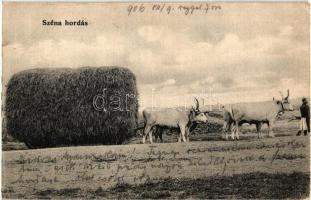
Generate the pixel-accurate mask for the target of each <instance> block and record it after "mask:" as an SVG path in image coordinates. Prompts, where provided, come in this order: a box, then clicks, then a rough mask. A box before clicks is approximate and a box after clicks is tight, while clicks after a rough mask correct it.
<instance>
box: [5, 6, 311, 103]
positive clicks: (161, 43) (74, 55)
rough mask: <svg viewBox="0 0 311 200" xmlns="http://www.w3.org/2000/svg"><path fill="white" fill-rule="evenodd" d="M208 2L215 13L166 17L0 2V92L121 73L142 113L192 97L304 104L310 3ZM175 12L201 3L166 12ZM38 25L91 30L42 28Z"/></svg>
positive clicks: (108, 9) (149, 8)
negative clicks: (31, 78) (31, 80)
mask: <svg viewBox="0 0 311 200" xmlns="http://www.w3.org/2000/svg"><path fill="white" fill-rule="evenodd" d="M201 4H203V3H201ZM212 4H213V5H217V6H221V9H220V10H217V11H216V10H214V11H209V12H207V13H204V12H199V11H198V12H194V13H193V14H191V15H190V14H188V15H185V13H184V12H181V11H180V12H177V11H176V12H172V13H170V14H166V13H165V12H162V13H160V12H155V11H152V6H153V4H150V3H149V4H146V3H144V7H145V10H144V12H135V13H131V14H130V15H129V14H128V9H129V6H131V4H128V3H118V4H116V3H114V4H111V3H110V4H109V3H85V4H72V3H63V4H60V3H58V4H56V3H27V4H25V3H4V7H3V83H4V84H3V85H4V86H5V84H6V83H7V82H8V80H9V78H10V77H11V76H12V74H14V73H16V72H19V71H22V70H26V69H31V68H37V67H40V68H45V67H55V68H63V67H71V68H77V67H83V66H94V67H98V66H123V67H127V68H129V69H130V70H132V72H133V73H134V74H135V75H136V78H137V86H138V90H139V98H140V99H139V102H140V107H141V108H144V107H149V106H159V107H172V106H183V105H190V104H193V97H198V98H199V99H200V101H201V103H202V104H203V101H204V104H217V103H221V104H225V103H233V102H249V101H264V100H271V99H272V98H273V97H276V98H280V94H279V93H278V91H282V92H283V93H286V90H287V89H290V95H291V96H290V97H293V98H295V97H300V96H309V86H310V68H309V64H310V47H309V44H310V41H309V37H310V36H309V5H308V4H307V3H210V5H212ZM135 5H137V6H140V4H134V5H132V6H135ZM179 5H183V6H191V5H197V6H198V5H200V3H198V4H186V3H182V4H181V3H175V4H165V6H166V7H165V8H167V7H168V6H172V7H175V8H176V9H177V8H178V6H179ZM202 6H206V5H205V4H203V5H202ZM44 19H46V20H48V21H49V20H52V19H53V20H54V21H62V22H64V20H68V21H77V20H84V21H87V22H88V26H83V27H82V26H81V27H77V26H75V27H71V26H42V20H44ZM3 89H4V91H5V88H3Z"/></svg>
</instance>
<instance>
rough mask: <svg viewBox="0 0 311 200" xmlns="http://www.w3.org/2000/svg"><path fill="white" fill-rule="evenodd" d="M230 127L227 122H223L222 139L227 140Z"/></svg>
mask: <svg viewBox="0 0 311 200" xmlns="http://www.w3.org/2000/svg"><path fill="white" fill-rule="evenodd" d="M229 128H230V125H229V124H228V122H226V121H225V122H224V126H223V128H222V136H221V138H222V139H224V140H228V129H229Z"/></svg>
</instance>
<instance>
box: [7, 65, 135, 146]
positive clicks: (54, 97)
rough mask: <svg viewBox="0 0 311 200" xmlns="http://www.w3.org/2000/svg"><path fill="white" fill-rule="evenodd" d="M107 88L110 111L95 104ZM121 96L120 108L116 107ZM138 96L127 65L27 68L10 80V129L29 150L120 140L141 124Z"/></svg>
mask: <svg viewBox="0 0 311 200" xmlns="http://www.w3.org/2000/svg"><path fill="white" fill-rule="evenodd" d="M104 88H106V95H105V96H106V97H107V98H106V99H105V100H102V103H105V104H102V105H107V106H106V107H105V108H106V110H107V111H106V112H105V111H103V110H96V109H95V108H94V106H93V101H94V97H95V96H96V95H100V94H102V96H104V95H103V89H104ZM127 94H130V95H132V96H131V98H126V95H127ZM117 97H119V100H120V101H119V102H120V104H119V107H120V109H119V110H113V109H112V108H116V107H118V103H117V102H116V100H118V98H117ZM116 98H117V99H116ZM137 98H138V94H137V88H136V78H135V75H134V74H133V73H132V72H131V71H130V70H128V69H126V68H120V67H98V68H94V67H84V68H79V69H32V70H26V71H22V72H19V73H17V74H15V75H13V76H12V78H11V79H10V81H9V83H8V88H7V98H6V105H5V114H6V117H7V130H8V133H9V134H10V135H12V136H13V137H15V138H16V139H18V140H20V141H22V142H25V144H26V145H27V146H29V147H30V148H44V147H56V146H71V145H84V144H121V143H122V142H123V141H125V140H126V139H128V138H129V137H131V136H132V135H133V134H134V129H135V128H136V126H137V116H138V102H137ZM99 103H100V102H99Z"/></svg>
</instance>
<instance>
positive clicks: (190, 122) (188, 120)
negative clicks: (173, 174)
mask: <svg viewBox="0 0 311 200" xmlns="http://www.w3.org/2000/svg"><path fill="white" fill-rule="evenodd" d="M195 101H196V107H195V108H194V107H192V108H191V109H181V108H159V109H157V110H152V109H145V110H144V111H143V117H144V121H145V127H144V133H143V144H144V143H145V142H146V138H147V135H148V134H149V140H150V143H153V142H152V132H153V130H152V129H154V128H153V127H156V129H158V128H159V127H161V128H160V131H161V129H162V128H163V127H168V128H170V129H176V128H177V129H178V130H179V137H178V142H181V140H183V141H184V142H188V141H189V133H190V130H191V129H193V126H194V125H195V124H197V123H206V122H207V116H206V115H205V114H204V113H203V112H201V111H200V109H199V102H198V100H197V99H196V98H195ZM161 134H162V133H161ZM161 136H162V135H161Z"/></svg>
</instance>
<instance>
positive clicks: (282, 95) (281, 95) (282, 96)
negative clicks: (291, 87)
mask: <svg viewBox="0 0 311 200" xmlns="http://www.w3.org/2000/svg"><path fill="white" fill-rule="evenodd" d="M279 93H280V95H281V97H282V99H284V95H283V93H282V92H281V91H279Z"/></svg>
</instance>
